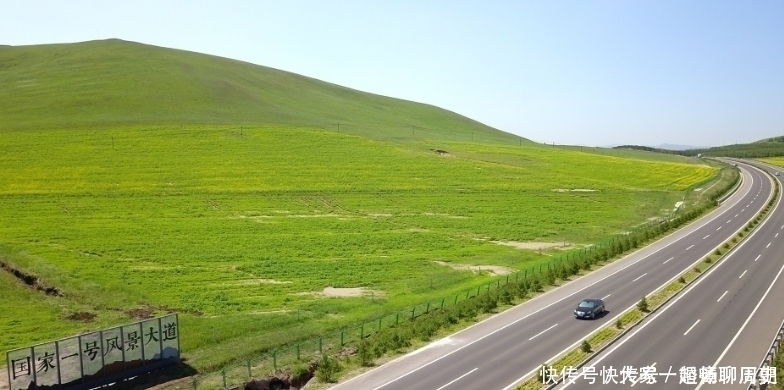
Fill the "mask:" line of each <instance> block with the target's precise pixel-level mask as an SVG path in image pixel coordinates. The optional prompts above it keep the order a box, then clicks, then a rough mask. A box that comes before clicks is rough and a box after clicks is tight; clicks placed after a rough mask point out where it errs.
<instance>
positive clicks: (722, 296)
mask: <svg viewBox="0 0 784 390" xmlns="http://www.w3.org/2000/svg"><path fill="white" fill-rule="evenodd" d="M728 292H729V291H725V292H724V294H721V296H720V297H719V299H717V300H716V302H718V301H720V300H721V298H724V296H725V295H727V293H728Z"/></svg>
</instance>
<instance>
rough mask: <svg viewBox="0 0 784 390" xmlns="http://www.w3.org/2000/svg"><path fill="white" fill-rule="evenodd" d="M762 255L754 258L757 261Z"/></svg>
mask: <svg viewBox="0 0 784 390" xmlns="http://www.w3.org/2000/svg"><path fill="white" fill-rule="evenodd" d="M760 257H762V255H757V258H756V259H754V261H757V260H759V258H760Z"/></svg>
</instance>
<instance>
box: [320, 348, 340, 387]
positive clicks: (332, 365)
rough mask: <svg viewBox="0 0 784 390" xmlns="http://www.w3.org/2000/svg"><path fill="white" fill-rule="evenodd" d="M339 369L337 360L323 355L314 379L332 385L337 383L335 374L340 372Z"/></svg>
mask: <svg viewBox="0 0 784 390" xmlns="http://www.w3.org/2000/svg"><path fill="white" fill-rule="evenodd" d="M340 369H341V367H340V362H338V361H337V359H334V358H331V357H329V356H327V355H324V356H323V357H322V358H321V360H320V361H319V364H318V368H317V369H316V378H318V380H319V381H321V382H323V383H334V382H336V381H337V374H338V372H340Z"/></svg>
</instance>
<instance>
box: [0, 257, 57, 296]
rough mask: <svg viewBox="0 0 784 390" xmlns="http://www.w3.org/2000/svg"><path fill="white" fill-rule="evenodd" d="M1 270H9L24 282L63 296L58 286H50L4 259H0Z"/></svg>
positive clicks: (46, 292) (42, 290)
mask: <svg viewBox="0 0 784 390" xmlns="http://www.w3.org/2000/svg"><path fill="white" fill-rule="evenodd" d="M0 271H5V272H8V273H9V274H11V275H13V276H14V277H15V278H17V279H19V280H21V281H22V282H24V284H26V285H28V286H30V287H32V288H34V289H36V290H38V291H40V292H42V293H44V294H46V295H51V296H54V297H61V296H63V294H62V293H61V292H60V290H59V289H58V288H57V287H50V286H46V285H44V284H43V283H42V282H41V279H40V278H39V277H37V276H35V275H32V274H29V273H26V272H24V271H21V270H18V269H16V268H14V267H12V266H11V265H10V264H7V263H5V262H3V261H0Z"/></svg>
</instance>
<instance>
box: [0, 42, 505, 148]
mask: <svg viewBox="0 0 784 390" xmlns="http://www.w3.org/2000/svg"><path fill="white" fill-rule="evenodd" d="M0 106H1V107H3V110H0V126H2V128H15V129H19V128H39V129H43V128H65V127H71V128H72V127H88V126H89V127H93V126H116V125H118V124H125V125H134V124H142V125H144V124H182V123H187V124H194V123H203V124H247V125H250V124H253V125H290V126H301V127H309V128H326V129H331V130H338V123H340V130H341V131H342V132H350V133H355V134H361V135H366V136H371V137H374V138H390V137H392V138H408V137H411V136H412V135H414V136H422V135H428V136H431V137H447V138H453V139H463V140H470V139H471V136H472V133H474V137H475V138H476V139H483V140H488V141H500V142H514V143H518V142H520V141H519V137H517V136H514V135H512V134H508V133H505V132H502V131H499V130H496V129H493V128H491V127H489V126H486V125H484V124H482V123H479V122H477V121H474V120H471V119H469V118H466V117H464V116H461V115H458V114H456V113H454V112H451V111H447V110H443V109H440V108H438V107H434V106H431V105H427V104H420V103H414V102H410V101H405V100H400V99H393V98H389V97H384V96H379V95H374V94H370V93H366V92H361V91H357V90H353V89H350V88H345V87H341V86H338V85H335V84H330V83H326V82H323V81H320V80H316V79H312V78H309V77H304V76H300V75H297V74H294V73H290V72H284V71H281V70H277V69H272V68H268V67H264V66H259V65H254V64H250V63H246V62H241V61H236V60H231V59H226V58H221V57H215V56H210V55H205V54H199V53H193V52H187V51H182V50H174V49H168V48H161V47H156V46H150V45H144V44H140V43H134V42H126V41H121V40H117V39H110V40H104V41H90V42H84V43H75V44H56V45H36V46H20V47H11V46H7V47H0Z"/></svg>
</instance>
